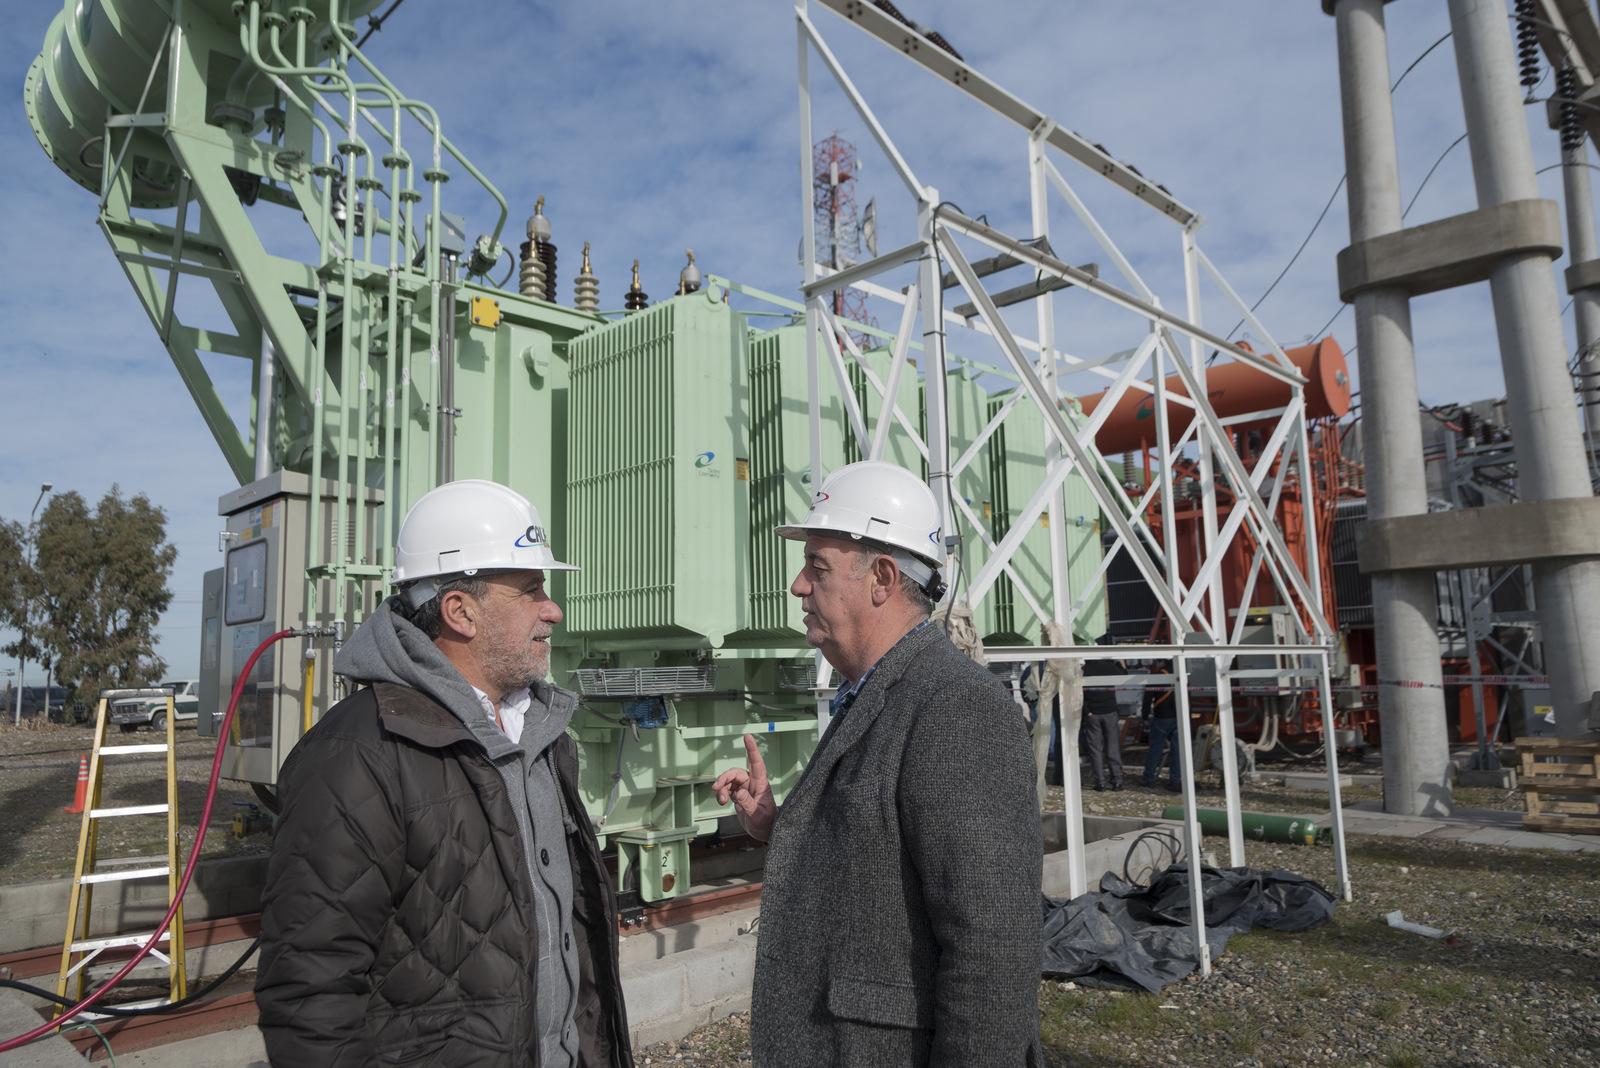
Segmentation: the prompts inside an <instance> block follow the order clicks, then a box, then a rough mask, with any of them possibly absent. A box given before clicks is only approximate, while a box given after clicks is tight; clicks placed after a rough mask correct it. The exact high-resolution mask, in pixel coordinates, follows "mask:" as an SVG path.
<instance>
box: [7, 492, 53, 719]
mask: <svg viewBox="0 0 1600 1068" xmlns="http://www.w3.org/2000/svg"><path fill="white" fill-rule="evenodd" d="M50 486H51V483H49V482H46V483H45V484H44V485H42V486H40V487H39V497H38V499H37V500H35V501H34V502H33V511H31V512H29V513H28V546H27V548H28V557H27V564H28V566H29V567H32V566H33V533H34V532H33V520H34V517H35V516H37V515H38V514H39V505H41V504H43V503H44V495H45V494H46V493H49V492H50ZM32 605H33V599H32V598H31V597H30V598H28V599H27V600H25V601H23V602H22V641H21V642H20V643H18V649H17V712H16V715H15V716H14V717H13V718H12V720H11V725H12V726H13V727H20V726H22V678H23V676H22V671H23V667H24V665H25V664H26V663H27V660H26V655H27V649H28V616H29V614H30V610H31V608H32ZM45 679H46V684H45V691H44V707H45V713H46V718H48V715H49V711H50V686H49V676H46V677H45Z"/></svg>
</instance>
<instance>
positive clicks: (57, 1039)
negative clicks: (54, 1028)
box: [0, 990, 83, 1068]
mask: <svg viewBox="0 0 1600 1068" xmlns="http://www.w3.org/2000/svg"><path fill="white" fill-rule="evenodd" d="M43 1022H44V1021H43V1020H42V1019H41V1018H40V1017H39V1014H38V1013H37V1012H35V1011H33V1009H31V1008H29V1007H28V1005H27V1004H26V1003H24V1002H23V1000H22V995H20V994H18V993H17V992H16V991H15V990H0V1038H12V1037H14V1036H16V1035H25V1034H27V1033H28V1032H29V1031H32V1030H33V1029H34V1028H35V1027H38V1026H39V1025H40V1024H41V1023H43ZM82 1064H83V1058H82V1057H80V1056H78V1051H77V1050H75V1049H73V1048H72V1043H71V1042H68V1041H67V1040H66V1039H64V1038H62V1037H61V1036H60V1035H59V1034H48V1035H45V1036H44V1037H43V1038H41V1039H39V1040H38V1041H36V1042H30V1043H28V1044H27V1045H26V1046H23V1047H21V1048H20V1049H14V1050H12V1051H11V1052H9V1053H0V1068H81V1066H82Z"/></svg>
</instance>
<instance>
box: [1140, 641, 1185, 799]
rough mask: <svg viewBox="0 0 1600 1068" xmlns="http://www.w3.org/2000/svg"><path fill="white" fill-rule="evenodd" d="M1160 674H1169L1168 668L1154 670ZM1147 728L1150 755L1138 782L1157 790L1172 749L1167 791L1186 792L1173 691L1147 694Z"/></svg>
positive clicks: (1149, 691)
mask: <svg viewBox="0 0 1600 1068" xmlns="http://www.w3.org/2000/svg"><path fill="white" fill-rule="evenodd" d="M1155 670H1156V671H1157V672H1159V673H1161V674H1166V673H1167V670H1168V669H1166V668H1161V667H1158V668H1156V669H1155ZM1141 714H1142V715H1143V716H1144V720H1145V725H1146V728H1147V730H1148V733H1149V742H1150V751H1149V752H1148V753H1146V754H1145V758H1144V775H1143V776H1142V777H1141V778H1140V779H1139V781H1140V782H1142V783H1144V785H1146V786H1154V785H1155V784H1156V778H1157V776H1159V775H1160V774H1161V760H1162V757H1163V755H1164V754H1165V753H1166V751H1167V748H1168V747H1169V746H1170V747H1171V749H1172V773H1171V775H1170V777H1169V778H1168V779H1167V783H1166V788H1167V790H1168V792H1170V793H1174V794H1175V793H1177V792H1178V791H1179V790H1181V789H1183V786H1182V782H1181V776H1182V772H1181V771H1180V768H1181V765H1180V764H1179V759H1180V758H1179V755H1178V752H1179V751H1178V737H1177V736H1178V702H1177V699H1176V698H1174V697H1173V696H1172V690H1170V689H1156V688H1154V687H1151V688H1147V689H1146V690H1145V692H1144V709H1143V711H1142V713H1141Z"/></svg>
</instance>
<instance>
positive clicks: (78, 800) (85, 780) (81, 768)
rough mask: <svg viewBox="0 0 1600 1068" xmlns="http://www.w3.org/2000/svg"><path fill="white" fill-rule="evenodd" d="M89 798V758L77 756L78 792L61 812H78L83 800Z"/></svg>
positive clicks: (81, 807) (80, 809)
mask: <svg viewBox="0 0 1600 1068" xmlns="http://www.w3.org/2000/svg"><path fill="white" fill-rule="evenodd" d="M88 800H89V758H88V757H87V756H81V757H79V758H78V792H77V794H76V796H74V797H73V799H72V806H71V807H70V808H64V809H62V810H61V811H62V812H71V813H74V814H76V813H79V812H82V811H83V805H84V802H86V801H88Z"/></svg>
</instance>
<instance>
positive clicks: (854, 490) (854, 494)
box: [776, 460, 944, 600]
mask: <svg viewBox="0 0 1600 1068" xmlns="http://www.w3.org/2000/svg"><path fill="white" fill-rule="evenodd" d="M776 531H777V534H778V536H779V537H782V538H788V539H789V540H790V541H805V539H806V536H807V535H808V534H827V535H831V536H833V537H840V538H850V539H853V540H857V541H859V540H861V539H863V538H865V539H870V540H871V541H874V542H877V543H879V544H882V545H886V546H888V547H889V548H890V549H891V550H901V551H899V552H894V553H892V555H893V556H894V558H895V562H896V563H897V564H899V565H900V570H901V571H902V572H904V573H906V574H908V575H910V576H911V578H912V580H913V581H915V582H916V583H917V584H918V585H920V586H922V587H923V588H924V589H929V588H930V586H932V585H933V583H934V580H937V579H938V575H939V572H938V569H939V568H940V567H942V566H943V564H944V539H943V538H942V537H941V536H940V534H941V531H940V528H939V503H938V501H937V500H935V499H934V496H933V491H932V490H931V489H929V488H928V485H927V483H925V482H923V481H922V479H920V478H918V477H917V476H916V475H914V474H912V473H911V472H910V471H907V470H906V469H905V468H903V467H901V466H900V465H899V464H892V463H889V462H887V461H885V460H862V461H861V462H859V463H853V464H846V465H845V466H844V467H841V468H839V469H838V470H837V471H834V472H833V473H832V474H830V475H829V476H828V477H827V478H825V479H823V480H822V485H821V486H820V487H819V488H818V489H817V492H816V494H815V495H814V496H813V497H812V499H811V511H810V512H808V513H807V514H806V517H805V519H804V520H803V521H802V522H799V523H794V524H789V525H785V526H781V527H778V528H776ZM939 585H940V586H941V587H942V586H943V583H942V582H940V583H939ZM929 594H930V596H932V597H933V598H934V599H935V600H937V599H938V594H934V593H932V591H931V589H930V590H929Z"/></svg>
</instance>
